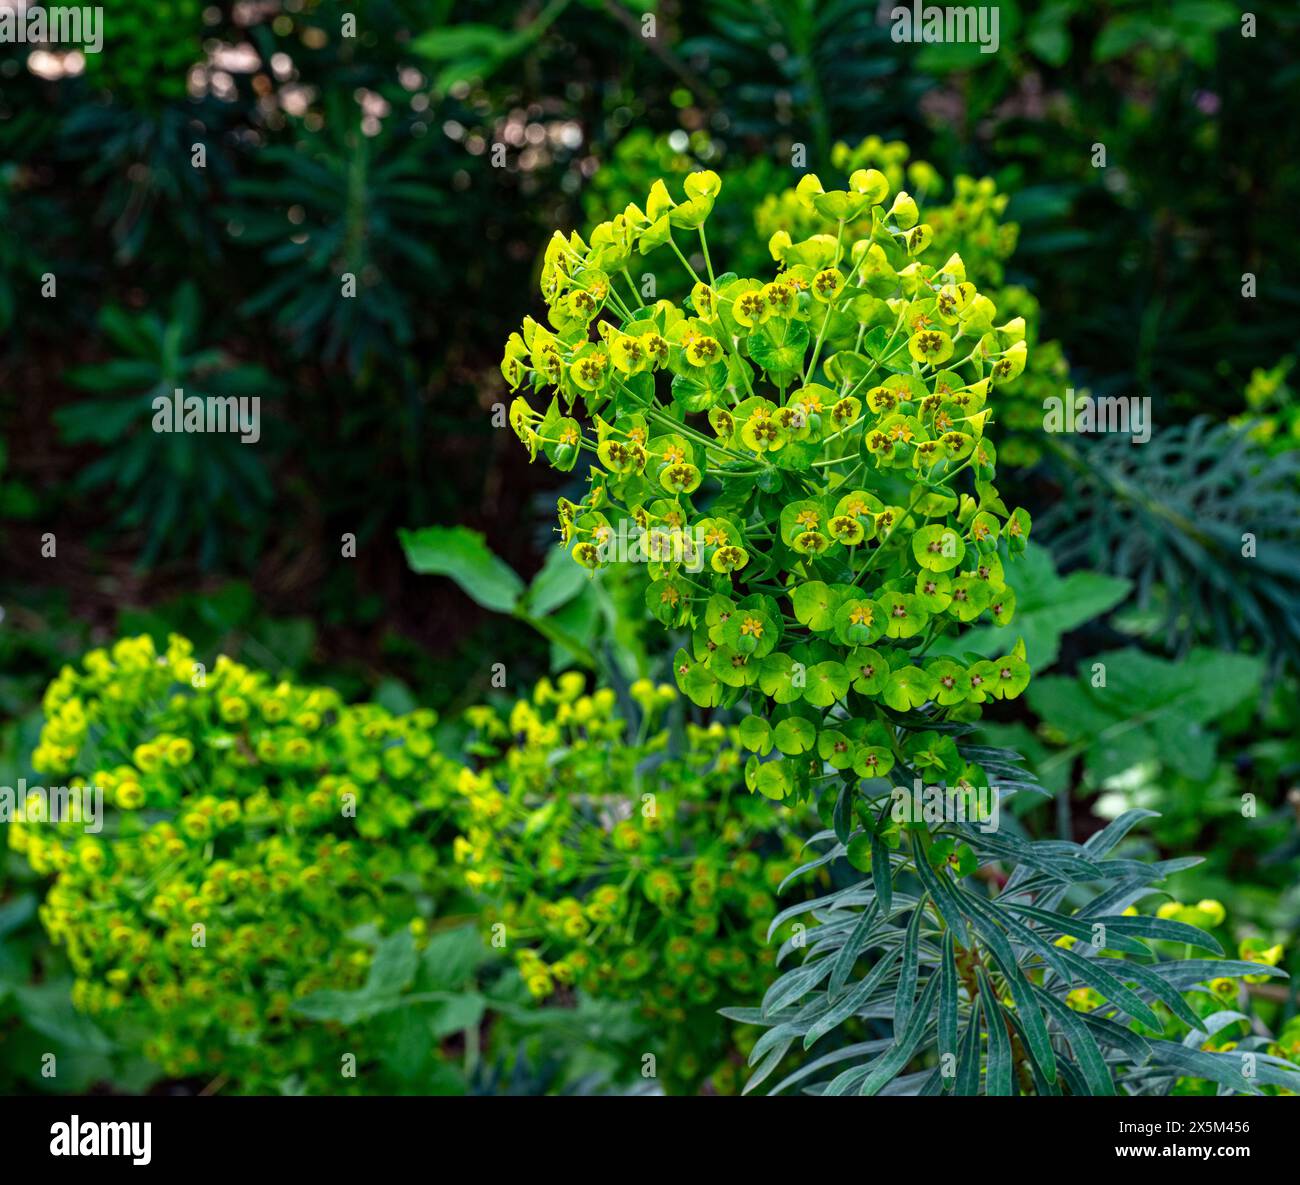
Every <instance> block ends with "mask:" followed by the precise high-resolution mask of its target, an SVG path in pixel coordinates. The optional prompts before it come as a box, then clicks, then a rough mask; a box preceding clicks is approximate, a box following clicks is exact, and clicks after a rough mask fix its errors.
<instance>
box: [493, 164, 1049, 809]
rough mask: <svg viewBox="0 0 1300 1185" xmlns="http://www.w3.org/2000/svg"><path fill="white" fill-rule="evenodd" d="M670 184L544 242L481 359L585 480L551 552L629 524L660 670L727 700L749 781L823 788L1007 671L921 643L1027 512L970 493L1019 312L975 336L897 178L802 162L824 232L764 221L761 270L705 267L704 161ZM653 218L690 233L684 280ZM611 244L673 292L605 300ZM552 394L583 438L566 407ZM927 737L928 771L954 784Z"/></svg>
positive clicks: (979, 601) (785, 788) (988, 572)
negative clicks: (676, 189) (585, 489)
mask: <svg viewBox="0 0 1300 1185" xmlns="http://www.w3.org/2000/svg"><path fill="white" fill-rule="evenodd" d="M685 187H686V201H684V202H681V203H676V202H674V201H673V199H672V198H671V197H670V196H669V194H668V192H667V189H666V187H664V186H663V184H662V183H658V184H656V186H655V188H654V189H653V190H652V191H651V194H650V197H649V199H648V201H647V203H646V210H645V212H642V211H641V209H640V208H639V207H637V206H635V205H633V206H629V207H628V210H627V212H626V213H625V214H623V215H620V216H619V217H617V218H615V219H614V220H613V221H612V222H609V223H604V224H602V225H601V226H599V227H597V228H596V230H595V231H594V232H593V234H592V236H591V243H590V245H588V244H587V243H585V242H584V241H583V240H582V239H580V238H579V237H578V236H576V235H573V236H571V237H569V238H565V237H564V236H562V235H559V234H557V235H556V237H555V238H554V239H553V240H552V244H551V248H550V249H549V250H548V252H547V261H546V267H545V269H544V271H543V276H542V290H543V295H544V296H545V297H546V298H547V301H548V304H549V307H550V320H551V323H552V327H553V328H552V329H547V328H546V327H544V326H542V325H539V324H537V323H536V322H535V321H533V320H532V319H531V318H529V319H527V320H526V321H525V323H524V327H523V333H522V335H520V334H515V335H512V336H511V339H510V342H509V343H508V345H507V347H506V356H505V360H504V362H503V371H504V373H505V375H506V377H507V379H508V380H509V381H510V382H511V383H512V385H514V386H516V387H518V386H520V385H527V386H529V387H531V388H532V390H533V391H534V393H536V394H541V395H543V396H545V394H546V393H547V392H548V391H550V392H552V394H551V397H550V400H549V404H548V405H547V406H546V408H545V411H543V410H541V408H534V407H533V405H532V404H531V403H530V402H529V401H528V400H527V399H525V398H522V397H521V398H518V399H516V400H515V402H514V404H513V405H512V408H511V422H512V424H513V425H514V427H515V430H516V431H517V432H518V433H519V435H520V436H521V438H522V439H523V440H524V441H525V442H526V443H527V444H528V446H529V448H530V449H531V450H532V451H533V453H534V455H536V453H537V452H538V451H542V452H544V453H545V455H546V456H547V457H548V459H550V460H551V462H552V463H553V464H555V465H556V466H557V467H558V468H561V469H570V468H572V467H573V465H574V464H575V463H576V462H577V459H578V456H579V454H580V452H581V451H582V450H584V449H585V450H588V451H590V452H591V453H592V454H593V455H594V456H595V458H596V464H594V465H593V466H592V469H591V477H590V482H591V489H590V492H589V493H588V494H587V496H586V497H585V498H584V499H583V500H582V501H581V503H579V504H577V505H574V504H572V503H569V502H561V504H560V524H561V534H562V536H563V539H564V542H565V544H566V546H568V547H569V548H570V550H571V551H572V554H573V556H574V559H575V560H576V561H577V562H579V563H581V564H583V565H585V566H588V567H591V568H593V569H595V568H599V567H601V566H603V565H604V564H605V563H606V562H608V558H609V557H608V552H609V545H610V543H611V542H612V541H613V540H614V539H615V538H616V537H617V536H625V535H626V534H627V531H628V529H629V526H628V524H630V529H631V530H632V531H633V532H635V533H636V534H638V535H639V536H641V541H642V543H643V548H644V551H645V554H646V555H648V556H649V558H650V575H651V577H652V583H651V585H650V588H649V590H648V594H647V596H648V607H649V610H650V612H651V613H652V614H653V615H654V616H656V617H657V618H658V619H659V620H660V621H662V622H664V624H666V625H668V626H672V627H683V628H687V629H689V630H690V631H691V639H690V643H689V645H688V646H685V647H683V648H682V649H681V650H679V651H678V653H677V657H676V659H675V661H674V670H675V674H676V678H677V682H678V686H679V687H680V688H681V689H682V691H683V692H684V693H685V694H686V695H688V696H689V697H690V698H691V699H692V700H693V701H694V702H695V703H697V704H699V705H701V706H705V707H715V706H719V705H727V706H731V705H735V704H737V703H739V702H740V701H742V700H743V701H745V702H746V703H747V704H748V707H749V709H750V712H751V713H752V718H751V719H750V720H748V721H747V722H746V725H745V732H744V739H745V743H746V745H747V746H748V747H749V748H750V749H751V750H753V751H754V753H755V756H754V758H753V759H752V760H751V762H750V764H749V768H748V770H747V778H748V781H749V784H750V788H751V789H758V790H760V791H762V792H763V793H764V794H766V795H767V796H768V797H772V798H784V797H786V796H787V795H790V794H800V795H804V794H806V793H807V792H809V791H810V790H811V791H820V790H822V789H824V788H825V787H826V785H828V784H830V785H835V786H843V787H848V786H850V785H851V784H853V782H854V781H855V780H856V779H857V778H862V777H869V776H884V775H885V774H887V773H888V772H889V770H890V768H891V767H892V765H893V764H894V762H895V760H896V759H897V757H899V756H902V751H901V750H900V749H899V748H898V741H897V738H896V737H895V736H894V735H893V734H892V731H891V730H892V729H893V728H894V725H895V724H896V722H897V719H898V717H899V716H900V715H903V716H906V714H908V713H910V712H912V711H914V710H915V709H917V708H920V707H921V706H923V705H925V704H933V705H934V708H935V712H934V716H935V718H936V719H941V718H948V719H956V720H965V719H970V718H972V717H973V716H975V715H977V714H978V705H979V704H981V703H983V702H985V701H986V700H988V699H989V698H990V697H995V698H1004V697H1014V696H1016V695H1019V694H1020V692H1021V691H1023V690H1024V687H1025V685H1026V683H1027V682H1028V678H1029V667H1028V664H1027V663H1026V661H1025V657H1024V654H1023V652H1022V648H1021V649H1020V652H1016V653H1012V654H1008V655H1005V656H1003V657H1001V658H999V659H997V660H996V661H993V662H989V661H985V660H980V661H977V662H974V663H969V664H968V663H959V662H954V661H952V660H951V659H947V658H941V659H928V658H926V657H925V654H926V651H927V649H928V647H929V645H930V644H931V643H932V642H933V641H934V640H935V639H936V638H937V637H939V636H941V635H945V634H950V633H954V632H956V631H958V630H960V629H961V628H963V627H964V626H967V625H969V624H970V623H972V622H974V621H976V620H978V619H980V618H983V617H988V618H991V619H992V620H993V621H996V622H997V623H998V624H1005V623H1006V622H1007V621H1009V620H1010V619H1011V616H1012V614H1013V613H1014V609H1015V593H1014V591H1013V590H1012V589H1011V587H1010V586H1009V585H1008V583H1007V579H1006V570H1005V561H1006V560H1009V559H1011V558H1013V557H1014V556H1015V555H1017V554H1018V553H1019V552H1021V551H1023V549H1024V546H1025V542H1026V539H1027V537H1028V534H1029V516H1028V515H1027V514H1026V513H1025V512H1024V511H1023V510H1016V511H1009V510H1008V509H1007V508H1006V507H1005V506H1004V505H1003V503H1002V501H1001V499H1000V498H999V497H998V492H997V489H996V487H995V486H994V484H993V480H994V476H995V472H996V451H995V449H994V446H993V444H992V442H991V441H990V440H989V439H988V438H987V437H986V435H985V426H986V424H987V423H988V421H989V419H990V416H991V412H992V404H991V403H990V398H991V396H992V395H993V393H994V392H995V390H996V388H997V385H998V384H1000V383H1005V382H1009V381H1011V380H1012V379H1014V378H1015V377H1016V376H1017V375H1018V374H1019V373H1020V372H1021V370H1023V368H1024V361H1025V345H1024V339H1023V324H1022V323H1019V322H1017V321H1012V322H1009V323H1007V324H1005V325H1002V326H1000V327H997V328H995V327H994V325H993V322H994V320H995V319H996V315H997V311H996V309H995V308H994V307H993V305H992V304H991V302H990V301H989V300H987V299H986V298H985V297H983V296H981V295H980V293H979V292H978V291H977V289H976V287H975V285H974V284H973V283H972V282H971V280H969V279H968V278H967V275H966V269H965V267H964V265H963V263H962V261H961V259H960V258H959V257H958V256H956V255H953V256H951V257H949V258H948V259H947V260H946V261H945V262H943V263H942V264H940V265H938V266H935V265H933V264H929V263H924V262H921V257H922V256H923V255H924V254H925V249H926V247H927V245H928V243H929V241H930V238H931V232H930V228H929V227H928V226H927V225H926V224H925V223H922V222H920V221H919V213H918V211H917V207H916V203H915V201H913V200H912V198H910V197H909V196H908V194H907V193H905V192H901V193H898V194H897V195H895V197H894V199H893V201H892V203H891V204H890V205H889V207H888V209H886V207H885V205H884V202H885V200H886V198H887V196H888V194H887V189H888V183H887V182H886V180H885V178H884V176H883V175H882V174H881V173H879V172H876V171H875V170H859V171H858V172H856V173H855V174H854V175H853V177H852V178H851V180H850V184H849V188H848V189H847V190H839V191H830V192H827V191H825V190H824V189H823V187H822V185H821V183H820V181H818V179H817V178H816V177H813V176H809V177H806V178H804V180H803V181H802V182H801V183H800V185H799V190H798V192H799V193H800V195H801V198H802V200H803V201H804V202H806V203H807V205H808V206H809V208H810V209H813V210H815V211H818V212H819V213H821V214H822V216H823V217H826V218H830V219H833V221H834V223H835V225H836V227H837V233H836V234H835V235H834V236H832V235H829V234H817V235H813V236H812V237H810V238H808V239H805V240H803V241H801V242H798V243H795V242H792V241H791V240H790V238H789V235H786V234H778V235H776V236H775V237H774V238H773V241H772V245H771V250H772V254H773V256H774V257H775V259H776V260H777V262H778V264H779V269H778V270H777V271H776V274H775V276H773V277H770V278H755V277H738V276H735V275H731V274H723V275H716V274H715V272H714V270H713V267H712V261H711V259H710V256H709V252H708V245H707V238H706V235H705V230H704V223H705V220H706V219H707V216H708V213H709V211H710V209H711V208H712V205H713V202H714V200H715V197H716V195H717V192H718V188H719V181H718V178H717V177H716V176H715V175H713V174H711V173H699V174H692V175H691V176H690V177H688V178H687V180H686V186H685ZM678 228H682V229H684V230H686V232H687V233H688V234H689V235H690V236H691V238H692V239H695V236H698V249H699V252H700V254H701V256H702V257H703V260H704V263H703V267H704V269H705V271H706V272H707V277H708V278H707V280H706V279H704V278H702V277H700V276H699V274H698V273H697V272H696V269H695V267H694V266H693V265H692V263H691V262H690V260H689V259H688V257H687V256H686V254H685V253H684V252H683V251H682V249H681V246H680V245H679V244H678V243H677V241H676V239H675V238H674V235H675V234H676V233H679V230H678ZM691 246H692V247H694V246H695V244H694V243H692V244H691ZM633 250H638V251H640V252H641V253H643V254H646V253H650V252H664V251H670V252H671V253H672V255H675V256H676V262H677V264H678V265H680V266H681V267H684V268H686V269H687V271H688V272H689V273H690V274H691V276H692V277H693V278H694V288H693V290H692V294H691V297H690V298H689V300H688V302H687V307H686V308H680V307H678V306H676V305H674V304H672V303H671V302H668V301H659V302H657V303H656V304H655V305H653V306H652V307H648V308H647V307H641V306H640V305H639V304H636V306H635V307H631V308H630V307H629V305H628V303H627V301H625V300H624V298H623V296H621V295H620V292H619V287H618V282H617V280H618V278H619V277H620V276H621V277H622V279H623V280H624V281H626V283H627V288H628V294H629V297H630V296H631V294H632V293H634V292H635V291H636V290H635V288H633V286H632V284H631V277H630V274H629V272H628V264H629V262H630V259H631V253H632V252H633ZM665 372H666V373H667V374H668V375H670V376H671V381H670V382H668V383H662V382H657V381H656V380H657V377H658V375H659V374H660V373H665ZM578 402H581V403H582V404H583V405H584V406H585V409H586V411H587V413H588V417H589V422H588V424H587V425H586V426H585V427H584V426H582V425H580V423H579V421H578V420H577V419H576V418H574V417H573V416H572V415H571V414H568V413H570V412H572V411H573V410H574V405H575V404H576V403H578ZM698 417H706V418H707V425H708V429H709V430H708V431H706V430H705V428H704V427H703V426H699V425H698V420H697V418H698ZM932 748H933V753H932V754H931V755H930V756H929V757H927V758H926V759H924V762H923V763H924V764H926V765H927V766H928V767H929V768H930V769H931V770H932V771H934V772H936V773H945V774H948V775H949V776H951V777H952V778H953V779H954V780H956V779H958V778H961V777H963V776H965V777H968V778H977V777H979V771H978V770H973V769H968V768H967V763H966V762H964V761H963V760H962V759H960V757H959V756H958V755H957V754H956V751H955V749H954V748H953V747H951V746H949V747H948V748H947V749H944V748H942V747H932ZM774 749H775V750H776V751H777V752H778V753H779V754H780V756H779V757H772V758H771V759H770V760H762V759H763V758H769V757H771V755H772V751H773V750H774ZM827 766H829V767H830V769H829V771H828V770H827Z"/></svg>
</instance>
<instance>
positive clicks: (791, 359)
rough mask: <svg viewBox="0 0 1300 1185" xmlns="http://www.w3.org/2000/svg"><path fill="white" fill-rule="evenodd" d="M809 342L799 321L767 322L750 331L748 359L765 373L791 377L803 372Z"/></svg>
mask: <svg viewBox="0 0 1300 1185" xmlns="http://www.w3.org/2000/svg"><path fill="white" fill-rule="evenodd" d="M810 340H811V339H810V337H809V334H808V326H807V325H805V324H804V323H803V322H802V321H787V320H785V319H784V318H781V319H778V320H774V321H769V322H768V323H767V324H766V325H759V326H757V327H756V328H754V329H753V330H751V331H750V334H749V356H750V357H751V358H752V359H753V360H754V361H755V362H757V363H758V365H759V366H761V367H762V368H763V369H764V370H765V371H767V372H768V373H769V374H795V373H798V372H800V371H802V370H803V358H804V352H805V351H806V350H807V349H808V343H809V341H810Z"/></svg>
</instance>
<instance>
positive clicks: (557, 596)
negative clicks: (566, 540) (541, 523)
mask: <svg viewBox="0 0 1300 1185" xmlns="http://www.w3.org/2000/svg"><path fill="white" fill-rule="evenodd" d="M589 583H590V577H589V576H588V575H587V573H586V571H585V570H584V569H583V567H582V565H580V564H575V563H574V562H573V557H572V556H571V555H570V554H569V553H568V552H567V551H566V550H565V549H564V548H563V547H552V548H551V549H550V550H549V551H548V552H547V553H546V561H545V563H543V564H542V570H541V571H540V572H538V573H537V575H536V576H534V577H533V582H532V584H530V585H529V586H528V596H527V598H526V599H525V601H524V608H525V609H526V610H527V611H528V613H529V614H530V615H531V616H533V617H545V616H546V614H548V613H550V612H551V611H552V610H554V609H558V608H559V607H560V606H561V605H566V604H568V602H570V601H571V600H573V598H574V597H576V596H577V595H578V594H579V593H580V592H582V590H583V589H584V588H586V587H587V585H588V584H589Z"/></svg>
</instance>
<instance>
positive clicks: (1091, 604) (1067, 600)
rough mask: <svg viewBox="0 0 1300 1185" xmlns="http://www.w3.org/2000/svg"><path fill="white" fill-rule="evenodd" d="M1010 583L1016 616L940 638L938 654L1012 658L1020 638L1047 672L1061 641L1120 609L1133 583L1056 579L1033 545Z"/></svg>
mask: <svg viewBox="0 0 1300 1185" xmlns="http://www.w3.org/2000/svg"><path fill="white" fill-rule="evenodd" d="M1006 575H1007V583H1008V584H1009V585H1010V586H1011V587H1012V588H1014V589H1015V591H1016V612H1015V616H1014V617H1013V618H1012V620H1011V622H1010V624H1008V625H1001V626H999V625H987V626H980V627H978V628H976V629H973V630H971V631H970V632H969V633H965V634H962V635H960V637H952V638H943V639H939V640H938V641H937V642H936V643H935V645H933V646H931V647H930V651H929V652H930V653H931V654H934V655H941V654H946V655H948V656H950V657H952V658H958V659H961V658H964V657H965V655H966V653H967V652H969V651H973V652H974V653H976V654H982V655H983V656H984V657H985V658H996V657H997V656H998V655H1000V654H1010V653H1011V647H1012V646H1014V645H1015V644H1016V639H1017V638H1021V637H1023V638H1024V640H1025V652H1026V657H1027V658H1028V660H1029V665H1030V666H1031V667H1032V668H1033V669H1034V670H1035V671H1045V670H1047V668H1048V667H1050V666H1052V664H1053V663H1055V662H1056V659H1057V657H1058V656H1059V654H1060V652H1061V638H1062V636H1063V635H1065V634H1068V633H1069V632H1070V631H1071V630H1072V629H1075V628H1077V627H1078V626H1081V625H1082V624H1083V623H1084V622H1086V621H1091V620H1092V619H1093V618H1094V617H1099V616H1101V614H1103V613H1106V612H1108V611H1109V610H1111V609H1113V608H1114V607H1115V606H1116V605H1118V604H1119V603H1120V602H1121V601H1122V600H1123V599H1124V598H1125V597H1126V596H1128V593H1129V589H1130V588H1132V582H1131V581H1129V580H1126V579H1124V578H1123V577H1120V576H1107V575H1104V574H1103V573H1101V572H1071V573H1070V574H1069V575H1068V576H1066V577H1064V578H1063V577H1061V576H1058V575H1057V574H1056V566H1055V565H1054V564H1053V563H1052V557H1051V554H1050V553H1049V552H1048V550H1047V549H1046V548H1045V547H1038V546H1036V545H1034V544H1032V543H1031V544H1030V545H1029V546H1028V548H1027V549H1026V550H1025V553H1024V555H1023V556H1022V557H1021V558H1020V559H1018V560H1016V562H1015V563H1012V564H1008V565H1007V573H1006Z"/></svg>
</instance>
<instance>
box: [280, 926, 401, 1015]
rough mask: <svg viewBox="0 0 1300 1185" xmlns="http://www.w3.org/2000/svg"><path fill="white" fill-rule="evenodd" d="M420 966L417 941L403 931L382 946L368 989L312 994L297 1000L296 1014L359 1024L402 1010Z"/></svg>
mask: <svg viewBox="0 0 1300 1185" xmlns="http://www.w3.org/2000/svg"><path fill="white" fill-rule="evenodd" d="M418 966H419V956H418V954H417V952H416V949H415V939H414V937H412V935H411V932H410V930H407V929H405V928H403V929H401V930H398V931H396V932H395V933H393V934H390V935H389V936H388V937H386V938H384V939H383V940H382V941H381V942H380V943H379V946H378V948H377V949H376V950H375V956H374V959H373V960H372V961H371V964H370V974H369V975H368V976H367V977H366V982H365V984H364V986H362V987H360V988H358V989H357V990H356V991H354V992H348V991H338V990H335V989H332V988H326V989H322V990H321V991H317V992H311V993H309V994H308V995H306V996H303V997H302V998H301V999H300V1000H295V1001H294V1003H293V1011H294V1012H296V1013H298V1014H299V1015H300V1016H305V1017H308V1018H309V1019H311V1020H322V1021H337V1022H338V1023H339V1024H344V1025H349V1024H359V1023H360V1022H361V1021H364V1020H369V1019H370V1018H371V1017H372V1016H378V1015H379V1014H380V1013H381V1012H387V1011H388V1010H390V1009H392V1008H396V1007H398V1005H399V1004H400V1003H401V999H402V992H403V991H404V990H405V989H406V988H407V987H408V986H409V985H410V983H411V981H412V980H413V979H414V978H415V972H416V969H417V967H418Z"/></svg>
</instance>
